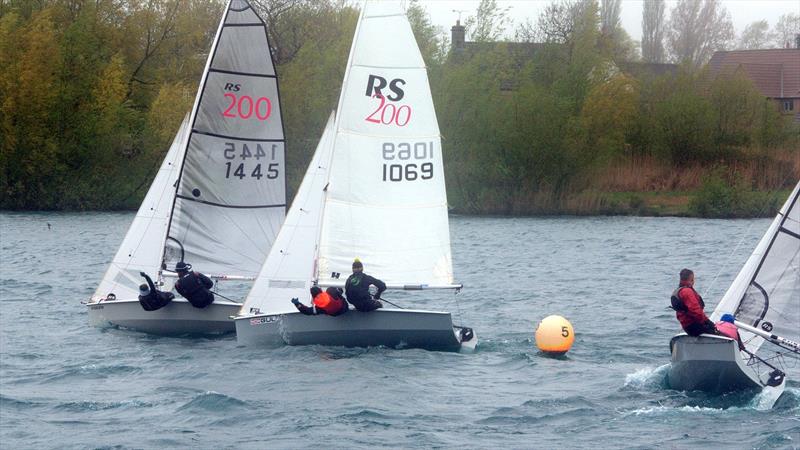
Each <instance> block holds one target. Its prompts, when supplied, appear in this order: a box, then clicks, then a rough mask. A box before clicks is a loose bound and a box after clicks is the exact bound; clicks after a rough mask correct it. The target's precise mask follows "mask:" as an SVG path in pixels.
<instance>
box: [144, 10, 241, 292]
mask: <svg viewBox="0 0 800 450" xmlns="http://www.w3.org/2000/svg"><path fill="white" fill-rule="evenodd" d="M232 1H233V0H228V1H227V3H226V4H225V13H223V14H222V19H221V20H220V21H219V25H217V33H216V34H215V35H214V42H212V43H211V50H210V51H209V53H208V58H207V59H206V65H205V67H204V68H203V75H202V77H201V78H200V86H199V87H198V89H197V94H196V95H195V97H194V104H193V105H192V111H191V113H190V114H189V132H190V136H191V130H193V129H194V122H195V120H197V107H198V106H199V105H200V100H201V99H202V98H203V88H204V86H205V84H206V80H207V79H208V69H209V68H210V67H211V60H212V59H214V54H215V53H216V52H217V43H218V42H219V37H220V35H222V27H223V25H225V20H226V19H227V18H228V12H229V11H230V8H231V2H232ZM188 149H189V139H186V143H185V144H184V146H183V150H182V152H181V153H182V154H181V156H180V160H181V163H180V165H179V166H178V179H177V180H176V181H175V191H174V192H173V195H172V207H171V208H170V212H169V222H168V223H167V232H166V233H164V236H163V238H162V242H161V246H162V247H163V248H164V250H163V251H162V252H161V267H160V268H159V269H158V277H159V280H161V279H162V278H163V271H164V270H165V269H166V260H165V256H166V252H167V239H168V238H169V230H170V229H171V228H172V216H173V214H174V212H175V202H176V201H177V200H178V186H180V184H181V176H182V175H183V166H184V164H185V163H186V152H187V151H188Z"/></svg>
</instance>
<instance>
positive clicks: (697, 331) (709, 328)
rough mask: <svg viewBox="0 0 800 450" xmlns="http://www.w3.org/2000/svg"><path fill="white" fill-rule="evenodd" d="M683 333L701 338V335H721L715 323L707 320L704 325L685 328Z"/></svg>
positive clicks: (697, 324)
mask: <svg viewBox="0 0 800 450" xmlns="http://www.w3.org/2000/svg"><path fill="white" fill-rule="evenodd" d="M683 331H685V332H686V334H688V335H689V336H700V335H701V334H719V333H717V327H715V326H714V323H713V322H711V321H710V320H707V321H705V322H703V323H693V324H691V325H689V326H688V327H686V328H684V329H683Z"/></svg>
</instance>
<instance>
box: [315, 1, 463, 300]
mask: <svg viewBox="0 0 800 450" xmlns="http://www.w3.org/2000/svg"><path fill="white" fill-rule="evenodd" d="M330 170H331V172H330V186H329V189H328V193H327V197H326V203H325V210H324V218H323V221H322V235H321V242H320V256H319V271H318V278H319V279H320V283H321V284H326V283H331V282H335V281H334V280H332V278H336V274H347V273H349V271H350V267H351V263H352V262H353V259H354V258H356V257H358V258H360V259H361V260H362V261H363V262H364V264H365V266H366V270H367V272H368V273H372V274H375V275H377V276H379V277H380V278H381V279H382V280H384V281H385V282H387V283H388V284H418V285H419V284H423V285H424V284H431V285H434V284H435V285H448V284H452V283H453V269H452V261H451V252H450V232H449V226H448V218H447V197H446V193H445V181H444V170H443V167H442V150H441V139H440V135H439V126H438V123H437V120H436V113H435V111H434V107H433V100H432V98H431V92H430V87H429V85H428V76H427V72H426V69H425V63H424V61H423V59H422V55H421V54H420V52H419V48H418V47H417V43H416V41H415V39H414V35H413V33H412V31H411V27H410V25H409V23H408V20H407V18H406V14H405V12H404V10H403V8H402V6H401V4H400V2H398V1H391V2H390V1H385V2H384V1H382V2H367V3H366V5H365V6H364V8H363V9H362V11H361V17H360V19H359V22H358V25H357V28H356V32H355V36H354V39H353V44H352V48H351V50H350V59H349V61H348V65H347V69H346V73H345V78H344V83H343V86H342V92H341V96H340V99H339V114H338V116H337V119H336V135H335V141H334V149H333V159H332V164H331V169H330Z"/></svg>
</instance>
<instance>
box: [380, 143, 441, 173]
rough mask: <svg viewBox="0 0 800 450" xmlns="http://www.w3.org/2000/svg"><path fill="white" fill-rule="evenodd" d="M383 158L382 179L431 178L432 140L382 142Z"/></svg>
mask: <svg viewBox="0 0 800 450" xmlns="http://www.w3.org/2000/svg"><path fill="white" fill-rule="evenodd" d="M383 160H384V161H391V162H389V163H384V164H383V181H415V180H430V179H431V178H433V162H432V161H433V142H415V143H408V142H399V143H397V144H395V143H393V142H384V143H383Z"/></svg>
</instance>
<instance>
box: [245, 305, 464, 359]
mask: <svg viewBox="0 0 800 450" xmlns="http://www.w3.org/2000/svg"><path fill="white" fill-rule="evenodd" d="M235 323H236V339H237V340H238V342H239V343H240V344H245V345H253V346H258V345H261V346H280V345H314V344H319V345H332V346H344V347H372V346H386V347H392V348H424V349H428V350H443V351H459V350H462V349H466V350H471V349H474V348H475V344H476V343H477V337H476V336H474V335H473V336H471V339H468V340H465V342H462V338H461V328H460V327H455V326H453V321H452V318H451V316H450V313H448V312H434V311H420V310H408V309H404V310H399V309H379V310H376V311H372V312H367V313H364V312H359V311H355V310H351V311H349V312H347V313H346V314H344V315H341V316H337V317H330V316H324V315H317V316H306V315H303V314H300V313H299V312H290V313H283V314H259V315H249V316H242V317H238V318H236V320H235Z"/></svg>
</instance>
